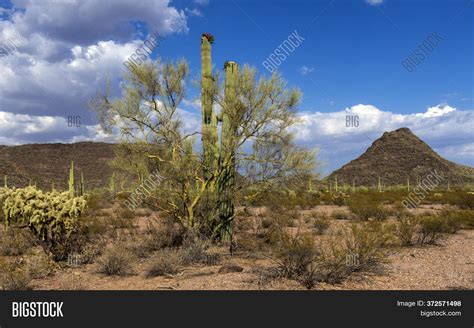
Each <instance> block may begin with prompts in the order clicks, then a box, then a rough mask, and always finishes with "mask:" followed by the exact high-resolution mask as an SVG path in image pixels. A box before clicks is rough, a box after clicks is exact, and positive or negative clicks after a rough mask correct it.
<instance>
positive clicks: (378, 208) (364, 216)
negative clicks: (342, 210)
mask: <svg viewBox="0 0 474 328" xmlns="http://www.w3.org/2000/svg"><path fill="white" fill-rule="evenodd" d="M348 205H349V209H350V210H351V211H352V213H354V214H355V215H356V216H357V217H358V218H359V219H360V220H369V219H375V220H385V219H386V218H387V217H388V214H389V213H388V211H387V210H386V209H385V208H384V207H383V206H382V205H381V204H380V203H377V202H375V201H373V200H371V199H369V198H365V197H364V198H355V199H351V200H350V201H349V204H348Z"/></svg>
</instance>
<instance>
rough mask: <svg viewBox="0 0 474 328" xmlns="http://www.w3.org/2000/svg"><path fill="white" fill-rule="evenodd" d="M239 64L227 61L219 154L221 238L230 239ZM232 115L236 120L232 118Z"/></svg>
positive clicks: (225, 65)
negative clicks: (220, 172) (220, 171)
mask: <svg viewBox="0 0 474 328" xmlns="http://www.w3.org/2000/svg"><path fill="white" fill-rule="evenodd" d="M238 69H239V68H238V65H237V63H235V62H232V61H226V62H225V64H224V70H225V73H226V75H225V101H224V103H225V105H224V108H223V110H222V115H221V117H220V119H221V121H222V130H221V147H220V154H219V165H220V169H221V170H222V174H221V177H220V179H219V183H218V194H219V196H220V206H219V221H220V222H219V228H220V232H219V235H220V238H221V239H222V240H226V241H229V240H231V238H232V220H233V219H234V215H235V214H234V213H235V210H234V208H235V205H234V196H233V194H234V186H235V133H236V131H237V130H236V129H237V127H236V124H235V116H236V115H235V114H236V113H235V111H236V104H235V94H236V90H235V88H236V83H237V82H236V80H237V74H238ZM232 117H233V118H234V120H232Z"/></svg>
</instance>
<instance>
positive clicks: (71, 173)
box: [69, 161, 74, 197]
mask: <svg viewBox="0 0 474 328" xmlns="http://www.w3.org/2000/svg"><path fill="white" fill-rule="evenodd" d="M69 195H71V197H74V161H71V167H70V168H69Z"/></svg>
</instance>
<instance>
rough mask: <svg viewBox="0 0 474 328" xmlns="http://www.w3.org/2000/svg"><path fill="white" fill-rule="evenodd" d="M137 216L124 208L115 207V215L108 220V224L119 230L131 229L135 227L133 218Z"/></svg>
mask: <svg viewBox="0 0 474 328" xmlns="http://www.w3.org/2000/svg"><path fill="white" fill-rule="evenodd" d="M134 217H135V214H134V212H133V211H131V210H129V209H127V208H122V207H115V208H114V209H113V215H112V216H110V218H109V219H108V223H109V224H110V225H111V226H112V227H114V228H118V229H129V228H132V227H133V218H134Z"/></svg>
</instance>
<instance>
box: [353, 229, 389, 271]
mask: <svg viewBox="0 0 474 328" xmlns="http://www.w3.org/2000/svg"><path fill="white" fill-rule="evenodd" d="M393 239H394V234H393V226H392V225H389V224H384V223H382V222H367V223H364V224H361V225H356V224H353V225H352V226H351V229H350V232H349V233H348V234H346V235H345V238H344V243H345V247H346V248H347V250H348V253H350V254H355V255H356V256H357V257H358V261H357V265H355V266H354V268H353V269H354V271H362V270H364V271H366V270H370V269H372V268H374V267H376V266H378V265H379V264H380V263H382V262H383V261H384V258H385V256H386V251H385V247H387V246H388V245H389V244H390V243H391V242H392V241H393Z"/></svg>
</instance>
